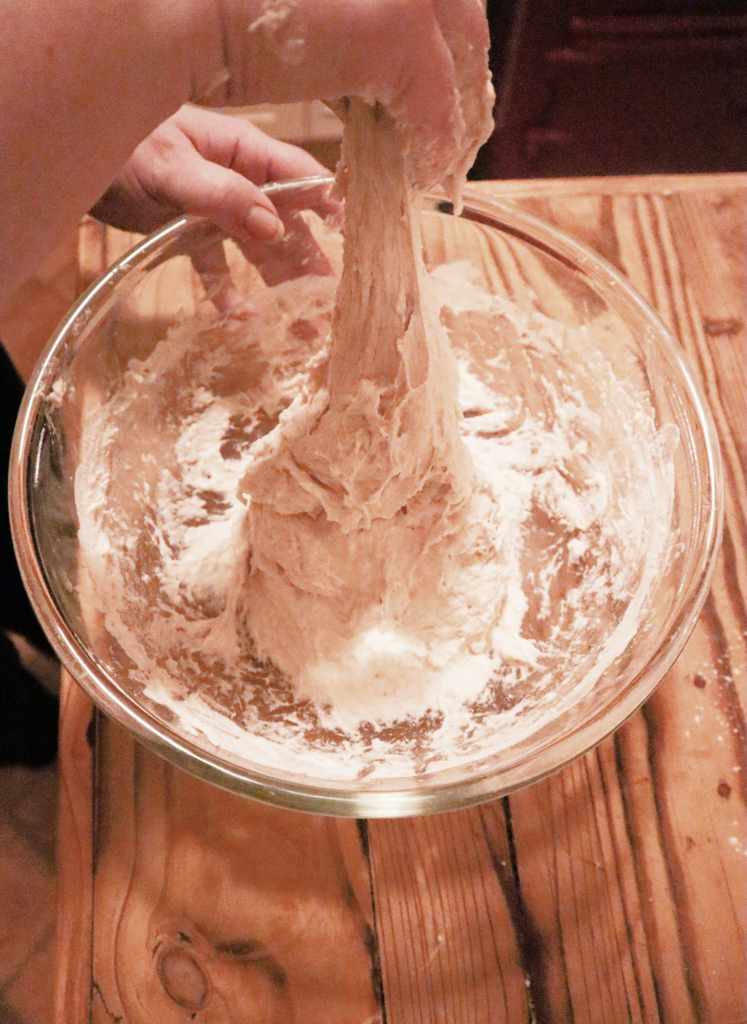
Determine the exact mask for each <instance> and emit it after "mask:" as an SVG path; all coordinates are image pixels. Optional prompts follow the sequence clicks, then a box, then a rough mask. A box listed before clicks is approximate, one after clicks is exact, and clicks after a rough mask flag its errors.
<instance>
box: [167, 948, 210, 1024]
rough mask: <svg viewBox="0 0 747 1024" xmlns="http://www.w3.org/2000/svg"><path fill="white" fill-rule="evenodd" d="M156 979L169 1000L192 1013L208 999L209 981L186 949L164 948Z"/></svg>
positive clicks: (201, 1007) (200, 966)
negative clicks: (159, 981) (158, 979)
mask: <svg viewBox="0 0 747 1024" xmlns="http://www.w3.org/2000/svg"><path fill="white" fill-rule="evenodd" d="M157 970H158V977H159V978H160V980H161V984H162V985H163V989H164V991H165V993H166V995H167V996H168V997H169V999H173V1001H174V1002H175V1003H176V1004H177V1006H182V1007H184V1009H185V1010H191V1011H193V1012H195V1011H197V1010H201V1009H203V1007H204V1006H205V1005H206V1003H207V1001H208V999H209V998H210V981H209V979H208V976H207V974H206V973H205V970H204V968H203V967H202V964H200V963H199V962H198V961H197V960H196V959H195V958H194V956H193V955H192V954H191V953H189V952H188V951H187V950H186V949H181V948H175V947H173V946H172V947H166V948H164V949H163V950H162V951H161V953H160V954H159V957H158V963H157Z"/></svg>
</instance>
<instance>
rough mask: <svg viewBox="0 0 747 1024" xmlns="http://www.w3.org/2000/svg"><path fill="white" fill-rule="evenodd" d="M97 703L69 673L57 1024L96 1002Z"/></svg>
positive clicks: (62, 762) (73, 1023)
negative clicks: (93, 735)
mask: <svg viewBox="0 0 747 1024" xmlns="http://www.w3.org/2000/svg"><path fill="white" fill-rule="evenodd" d="M92 715H93V704H92V703H91V701H90V700H89V698H88V697H87V696H86V695H85V694H84V693H83V691H82V690H81V689H80V687H79V686H78V685H77V683H75V682H74V681H73V680H72V679H71V678H70V676H69V675H68V674H67V672H65V671H63V673H62V684H61V692H60V741H59V747H60V756H59V766H60V769H59V770H60V803H59V819H58V826H57V828H58V843H57V878H58V896H57V960H56V969H55V990H54V1020H55V1024H82V1022H83V1021H87V1020H88V1016H89V1004H90V998H91V941H92V928H93V920H92V897H93V863H92V828H91V815H92V807H93V758H92V754H91V747H90V744H89V742H88V738H89V726H90V724H91V721H92Z"/></svg>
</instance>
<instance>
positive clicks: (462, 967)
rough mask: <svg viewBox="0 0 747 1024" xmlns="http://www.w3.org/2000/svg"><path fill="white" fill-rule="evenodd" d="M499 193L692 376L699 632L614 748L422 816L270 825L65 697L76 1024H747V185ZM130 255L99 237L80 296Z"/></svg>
mask: <svg viewBox="0 0 747 1024" xmlns="http://www.w3.org/2000/svg"><path fill="white" fill-rule="evenodd" d="M479 187H480V188H482V189H483V190H485V191H488V192H490V193H493V194H497V195H503V196H510V197H511V198H512V199H513V200H514V201H517V202H519V203H520V204H521V205H522V206H523V207H525V208H526V209H529V210H531V211H533V212H535V213H537V214H538V215H540V216H543V217H545V218H546V219H548V220H551V221H553V222H555V223H556V224H558V225H559V226H561V227H563V228H566V229H567V230H569V231H571V232H572V233H574V234H575V235H577V236H579V237H581V238H582V239H583V240H585V241H586V242H588V244H590V245H591V246H592V247H593V248H595V249H596V250H597V251H599V252H600V253H602V254H603V255H604V256H605V257H606V258H607V259H609V260H610V261H611V262H613V263H614V264H615V265H616V266H618V267H619V268H620V269H621V270H622V271H623V272H624V273H625V274H626V275H628V276H629V277H630V279H631V280H632V281H633V283H634V284H635V285H636V287H637V288H639V290H640V291H641V292H642V293H643V294H644V295H645V296H646V297H647V298H648V299H649V300H650V301H651V302H652V303H653V304H654V306H655V307H656V308H657V309H658V310H659V312H660V314H661V316H662V317H663V319H664V320H665V321H666V322H667V323H668V324H669V325H670V326H671V327H672V329H673V330H674V332H675V333H676V335H677V337H678V338H679V339H680V341H681V343H682V346H683V348H684V350H685V351H686V352H687V354H688V356H689V359H690V362H691V365H692V366H693V368H694V371H695V374H696V376H697V377H698V378H699V380H700V382H701V384H702V386H703V389H704V392H705V394H706V396H707V399H708V403H709V406H710V408H711V410H712V413H713V416H714V419H715V422H716V424H717V428H718V432H719V437H720V439H721V444H722V451H723V459H724V472H725V485H726V517H725V518H726V522H725V533H724V544H723V551H722V555H721V558H720V560H719V564H718V566H717V570H716V574H715V576H714V580H713V585H712V588H711V592H710V595H709V598H708V601H707V604H706V607H705V610H704V613H703V615H702V616H701V618H700V620H699V622H698V624H697V625H696V627H695V629H694V631H693V634H692V636H691V638H690V640H689V641H688V644H687V646H686V648H685V650H684V651H683V653H682V655H681V656H680V657H679V659H678V660H677V662H676V663H675V665H674V666H673V668H672V669H671V670H670V672H669V673H668V674H667V676H666V677H665V679H664V680H663V681H662V683H661V684H660V686H659V687H658V689H657V690H656V692H655V693H654V695H653V696H652V697H651V698H650V699H649V700H648V701H647V703H646V704H645V706H644V707H643V709H642V710H641V711H639V712H638V713H637V714H635V715H634V716H633V717H632V718H631V719H630V720H629V721H628V722H627V723H626V724H625V725H624V726H623V727H622V728H621V729H620V730H618V732H617V733H616V734H615V735H614V736H613V737H610V738H608V739H607V740H605V741H604V742H602V743H601V744H600V745H599V746H598V747H597V748H596V749H595V750H593V751H591V752H589V753H588V754H586V755H585V756H584V757H582V758H581V759H579V760H578V761H576V762H575V763H574V764H572V765H570V766H569V767H567V768H566V769H564V770H563V771H561V772H558V773H557V774H556V775H554V776H553V777H551V778H549V779H547V780H545V781H544V782H541V783H539V784H537V785H535V786H532V787H529V788H526V789H524V790H522V791H520V792H517V793H515V794H513V795H512V796H511V797H509V798H505V799H503V800H500V801H493V802H491V803H488V804H485V805H484V806H482V807H479V808H472V809H470V810H465V811H460V812H454V813H451V814H447V815H436V816H433V817H428V818H419V819H409V820H398V821H371V822H368V823H359V825H357V824H356V823H355V822H335V821H332V820H330V819H323V818H313V817H308V816H305V815H300V814H295V813H293V812H287V811H277V810H273V809H271V808H266V807H262V806H260V805H257V804H254V803H252V802H250V801H247V800H243V799H241V798H239V797H236V796H232V795H230V794H227V793H223V792H221V791H219V790H217V789H214V788H213V787H210V786H209V785H207V784H206V783H202V782H198V781H197V780H195V779H192V778H191V777H189V776H187V775H185V774H183V773H181V772H179V771H178V770H176V769H174V768H171V767H169V766H167V765H166V764H165V763H163V762H161V761H160V760H159V759H158V758H157V757H156V756H155V755H154V754H152V753H149V752H148V751H146V750H144V749H142V748H140V747H139V746H138V745H136V744H135V743H134V742H133V741H132V739H131V738H130V737H129V736H127V735H126V734H124V733H123V732H122V731H121V730H120V729H119V727H117V726H114V725H112V724H111V723H109V722H107V721H105V720H104V719H102V718H101V717H100V716H98V715H97V733H96V740H95V748H94V756H93V760H92V761H91V760H90V758H89V754H88V749H89V748H88V747H87V746H86V744H85V729H86V725H87V722H88V709H89V705H88V703H87V700H86V698H84V697H82V695H81V694H80V691H78V689H77V688H76V687H75V684H73V683H71V681H70V680H69V679H66V681H65V700H64V704H63V741H62V742H63V752H62V769H63V785H64V787H65V790H64V803H63V815H62V823H61V843H60V863H61V868H62V904H61V917H60V922H61V923H60V936H61V945H60V948H61V950H62V951H63V952H62V957H61V959H60V963H59V971H58V989H57V992H58V1012H57V1019H58V1022H59V1024H62V1022H63V1021H64V1022H65V1024H70V1022H74V1024H78V1022H80V1024H82V1022H83V1021H84V1020H89V1019H92V1020H94V1021H112V1020H121V1021H123V1022H124V1021H127V1022H135V1021H141V1020H143V1021H144V1020H163V1021H164V1022H168V1021H172V1020H173V1021H181V1020H184V1021H186V1020H195V1021H221V1020H242V1021H243V1020H247V1021H248V1020H252V1021H275V1020H283V1021H292V1020H298V1021H315V1020H319V1021H322V1020H330V1021H340V1022H343V1021H344V1022H350V1024H362V1022H364V1021H368V1022H374V1021H386V1022H387V1024H394V1022H405V1021H407V1022H417V1024H426V1022H428V1024H430V1022H446V1021H448V1022H455V1024H462V1022H475V1024H476V1022H480V1021H486V1022H487V1021H489V1022H491V1024H492V1022H500V1021H506V1022H508V1024H524V1022H527V1024H528V1022H535V1024H556V1022H557V1024H561V1022H562V1024H565V1022H589V1024H600V1022H604V1024H623V1022H641V1024H654V1022H662V1024H691V1022H692V1024H696V1022H697V1024H740V1022H741V1024H743V1022H745V1021H747V984H745V981H746V979H747V870H746V867H747V856H746V855H747V775H746V772H747V760H746V759H745V747H746V740H747V727H746V725H745V709H746V704H747V693H746V692H745V690H746V687H747V657H746V652H745V635H747V487H746V486H745V464H746V456H747V394H746V388H745V353H746V352H747V336H746V333H745V322H746V320H747V308H746V296H747V281H746V280H745V273H746V268H747V203H746V202H745V200H746V199H747V177H745V176H735V175H728V176H726V175H724V176H714V177H699V178H683V177H678V178H657V179H650V178H645V179H597V180H593V181H569V182H562V181H553V182H552V183H545V182H516V183H511V182H509V183H501V184H497V183H496V184H491V185H488V184H483V185H481V186H479ZM130 241H131V239H129V238H128V239H126V240H124V239H122V238H121V237H118V235H117V233H114V232H103V231H102V230H101V229H99V228H97V227H95V226H93V225H90V224H89V225H87V226H86V227H85V228H84V231H83V233H82V235H81V269H82V277H83V278H88V277H90V276H91V275H95V274H96V273H98V272H99V271H100V270H101V269H103V266H104V265H105V262H106V261H107V260H108V259H110V258H112V257H113V256H114V255H116V254H117V253H118V252H119V251H121V248H122V246H123V245H128V244H129V242H130ZM92 773H93V774H92ZM91 802H93V809H94V819H93V820H94V827H93V830H92V831H91V830H90V828H88V826H87V824H86V822H90V820H91V818H90V816H89V811H90V809H91ZM87 844H88V845H87ZM91 844H92V846H91ZM92 850H93V851H95V853H93V852H92ZM91 951H92V952H91Z"/></svg>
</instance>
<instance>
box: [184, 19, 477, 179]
mask: <svg viewBox="0 0 747 1024" xmlns="http://www.w3.org/2000/svg"><path fill="white" fill-rule="evenodd" d="M198 3H199V0H198ZM214 11H215V12H216V13H215V14H214V15H213V21H212V22H211V20H210V18H209V17H206V13H205V8H204V7H201V8H200V12H201V18H200V19H199V22H198V25H199V31H197V32H195V34H194V36H193V49H192V53H193V58H192V60H193V67H192V74H191V80H192V82H193V83H197V84H194V85H193V99H194V100H195V101H196V102H205V103H208V104H210V105H211V106H219V105H222V104H235V105H240V104H243V103H259V102H276V103H285V102H290V101H294V100H309V99H317V98H324V99H326V100H328V101H339V100H341V99H342V98H343V97H346V96H360V97H362V98H363V99H364V100H366V101H367V102H369V103H374V102H376V101H378V102H380V103H381V104H382V105H383V106H384V107H385V108H386V109H387V110H388V112H389V113H390V114H391V115H392V117H393V118H394V119H395V121H397V122H398V124H400V126H401V127H402V128H403V131H404V138H405V145H406V148H407V150H408V153H409V156H410V161H411V168H412V175H413V184H415V185H416V186H418V187H421V188H430V187H432V186H433V185H435V184H436V183H438V182H443V183H444V184H445V185H446V186H447V188H451V187H456V188H458V185H459V182H460V178H461V177H463V176H464V174H465V173H466V170H467V169H468V168H469V166H470V165H471V163H472V161H473V160H474V157H475V154H476V152H477V149H478V148H479V146H480V145H481V144H482V142H484V141H485V139H486V138H487V137H488V136H489V134H490V132H491V130H492V104H493V91H492V87H491V86H490V84H489V76H488V70H487V52H488V46H489V34H488V27H487V21H486V18H485V13H484V9H483V5H482V3H481V0H294V2H293V3H286V2H282V3H280V2H278V0H218V2H217V3H216V4H214Z"/></svg>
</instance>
